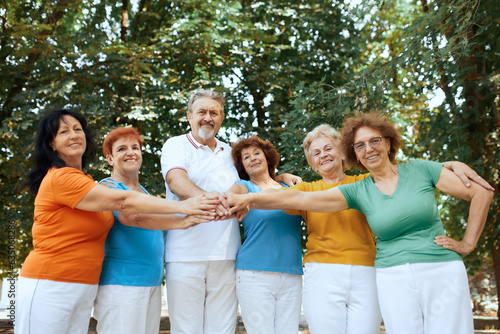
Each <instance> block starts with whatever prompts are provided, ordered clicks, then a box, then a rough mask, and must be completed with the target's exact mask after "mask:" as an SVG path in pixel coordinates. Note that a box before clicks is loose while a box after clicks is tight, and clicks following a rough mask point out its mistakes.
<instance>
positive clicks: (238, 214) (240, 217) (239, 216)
mask: <svg viewBox="0 0 500 334" xmlns="http://www.w3.org/2000/svg"><path fill="white" fill-rule="evenodd" d="M249 211H250V209H249V208H248V207H246V208H244V209H242V210H240V211H238V212H236V218H237V219H238V221H239V222H240V223H241V221H242V220H243V218H245V216H246V215H247V214H248V212H249Z"/></svg>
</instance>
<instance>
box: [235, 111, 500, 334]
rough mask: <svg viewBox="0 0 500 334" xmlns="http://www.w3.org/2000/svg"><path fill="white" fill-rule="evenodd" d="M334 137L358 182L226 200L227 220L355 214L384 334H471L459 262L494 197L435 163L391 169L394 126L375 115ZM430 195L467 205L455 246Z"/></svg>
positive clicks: (396, 138) (397, 139)
mask: <svg viewBox="0 0 500 334" xmlns="http://www.w3.org/2000/svg"><path fill="white" fill-rule="evenodd" d="M341 133H342V148H343V151H344V154H345V157H346V163H347V164H348V165H355V166H359V167H362V168H365V169H366V170H368V171H369V172H370V176H369V177H367V178H366V179H365V180H362V181H359V182H356V183H352V184H346V185H340V186H338V187H335V188H332V189H329V190H325V191H318V192H300V191H294V190H287V191H281V192H280V195H279V196H277V194H276V192H263V193H259V194H248V195H231V196H230V197H229V202H230V204H231V205H232V206H233V208H232V209H231V210H230V213H233V212H236V211H238V210H240V209H244V208H246V207H247V206H249V205H250V207H251V208H258V209H267V210H269V209H292V208H293V209H299V210H308V211H314V212H337V211H341V210H346V209H356V210H358V211H360V212H362V213H364V214H365V216H366V218H367V221H368V224H369V225H370V227H371V229H372V230H373V232H374V233H375V235H376V236H377V256H376V259H375V268H376V284H377V292H378V298H379V305H380V309H381V312H382V317H383V319H384V325H385V327H386V330H387V333H389V334H391V333H398V334H399V333H412V334H413V333H415V334H417V333H419V334H420V333H426V334H428V333H439V334H445V333H449V334H452V333H453V334H456V333H464V334H465V333H467V334H469V333H473V331H474V329H473V320H472V310H471V304H470V294H469V286H468V279H467V272H466V270H465V266H464V265H463V262H462V259H461V255H467V254H469V253H471V252H472V250H473V249H474V248H475V246H476V243H477V241H478V239H479V237H480V234H481V232H482V230H483V227H484V223H485V221H486V217H487V214H488V209H489V204H490V202H491V200H492V197H493V192H491V191H489V190H487V189H485V188H483V187H481V186H479V185H478V184H476V183H475V182H472V183H471V184H470V186H469V187H466V186H465V185H464V184H463V183H462V182H460V181H459V179H458V177H457V176H456V175H454V174H453V173H452V172H451V171H449V170H448V169H446V168H443V164H441V163H436V162H431V161H424V160H412V161H410V162H408V163H397V162H396V161H395V155H396V152H397V151H398V149H399V148H400V146H401V144H402V139H401V136H400V134H399V132H398V131H397V129H396V127H395V125H394V124H393V123H391V122H390V121H388V120H387V118H385V117H382V116H380V115H377V114H375V113H371V114H365V115H361V116H358V117H355V118H350V119H348V120H346V122H345V123H344V125H343V128H342V131H341ZM436 188H437V189H439V190H440V191H442V192H444V193H446V194H449V195H452V196H455V197H458V198H461V199H464V200H467V201H470V208H469V218H468V223H467V228H466V231H465V234H464V237H463V238H462V240H461V241H457V240H454V239H451V238H449V237H447V236H446V233H445V231H444V229H443V224H442V221H441V218H440V215H439V211H438V208H437V203H436V199H435V194H434V193H435V189H436Z"/></svg>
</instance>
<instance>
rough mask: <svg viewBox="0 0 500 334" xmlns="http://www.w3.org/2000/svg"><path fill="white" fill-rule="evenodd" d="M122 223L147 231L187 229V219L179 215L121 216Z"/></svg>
mask: <svg viewBox="0 0 500 334" xmlns="http://www.w3.org/2000/svg"><path fill="white" fill-rule="evenodd" d="M118 218H119V220H120V223H122V224H123V225H127V226H133V227H140V228H143V229H146V230H174V229H186V228H188V227H189V226H187V225H186V223H185V217H182V216H177V215H173V214H170V215H152V214H133V215H127V214H120V215H119V216H118Z"/></svg>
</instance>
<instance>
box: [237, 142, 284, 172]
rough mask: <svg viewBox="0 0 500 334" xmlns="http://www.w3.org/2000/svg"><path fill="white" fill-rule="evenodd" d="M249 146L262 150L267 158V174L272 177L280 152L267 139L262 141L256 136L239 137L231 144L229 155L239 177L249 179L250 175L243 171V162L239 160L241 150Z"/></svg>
mask: <svg viewBox="0 0 500 334" xmlns="http://www.w3.org/2000/svg"><path fill="white" fill-rule="evenodd" d="M250 146H255V147H258V148H260V149H261V150H262V151H263V152H264V155H265V156H266V160H267V168H268V170H269V176H271V178H273V179H274V177H275V176H276V171H275V169H276V166H278V163H279V161H280V154H279V153H278V151H277V150H276V149H275V148H274V146H273V144H271V143H270V142H269V141H267V140H266V141H264V140H262V139H260V138H259V137H257V136H251V137H249V138H247V139H240V140H238V141H237V142H236V143H233V145H231V147H232V151H231V156H232V157H233V161H234V166H235V167H236V170H237V171H238V175H239V176H240V179H242V180H250V176H248V174H247V172H246V171H245V167H243V162H242V160H241V151H243V149H245V148H247V147H250Z"/></svg>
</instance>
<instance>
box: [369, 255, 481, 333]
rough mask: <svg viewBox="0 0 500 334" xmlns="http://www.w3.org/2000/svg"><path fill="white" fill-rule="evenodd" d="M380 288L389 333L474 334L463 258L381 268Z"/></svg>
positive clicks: (378, 285) (378, 282)
mask: <svg viewBox="0 0 500 334" xmlns="http://www.w3.org/2000/svg"><path fill="white" fill-rule="evenodd" d="M377 288H378V294H379V300H380V308H381V310H382V317H383V318H384V324H385V328H386V330H387V333H388V334H424V333H425V334H472V333H474V323H473V319H472V306H471V299H470V293H469V282H468V279H467V272H466V270H465V266H464V264H463V262H462V261H450V262H437V263H412V264H409V263H408V264H404V265H400V266H395V267H390V268H378V269H377Z"/></svg>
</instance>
